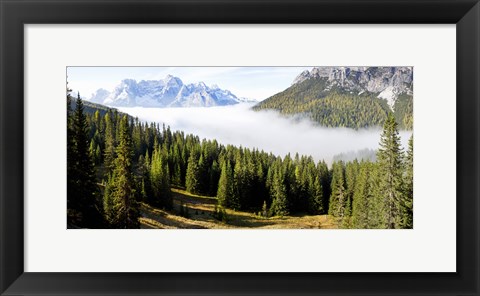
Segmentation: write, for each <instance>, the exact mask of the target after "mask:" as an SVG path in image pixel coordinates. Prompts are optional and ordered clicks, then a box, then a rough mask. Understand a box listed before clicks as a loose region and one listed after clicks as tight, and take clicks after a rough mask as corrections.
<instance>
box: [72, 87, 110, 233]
mask: <svg viewBox="0 0 480 296" xmlns="http://www.w3.org/2000/svg"><path fill="white" fill-rule="evenodd" d="M70 100H71V98H69V95H68V94H67V101H70ZM67 113H68V114H71V113H70V112H69V111H67ZM71 116H72V117H71V118H70V119H69V122H67V124H70V129H68V128H67V132H68V133H69V134H68V135H67V138H68V140H67V149H68V151H67V157H68V159H67V174H68V176H67V180H68V183H67V209H68V213H69V215H68V218H69V219H68V220H69V223H70V224H74V225H76V226H79V227H86V228H99V227H103V216H102V211H101V205H100V197H99V190H98V186H97V184H96V180H95V170H94V166H93V159H92V157H91V155H90V153H89V144H90V143H89V138H88V125H87V119H86V116H85V114H84V106H83V101H82V99H80V94H78V97H77V100H76V109H75V111H74V112H73V114H71Z"/></svg>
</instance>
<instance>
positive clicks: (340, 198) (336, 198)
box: [328, 161, 347, 217]
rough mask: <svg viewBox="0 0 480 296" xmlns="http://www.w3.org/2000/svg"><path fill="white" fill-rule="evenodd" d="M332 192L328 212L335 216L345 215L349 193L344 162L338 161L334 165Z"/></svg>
mask: <svg viewBox="0 0 480 296" xmlns="http://www.w3.org/2000/svg"><path fill="white" fill-rule="evenodd" d="M332 170H333V177H332V185H331V188H332V191H331V192H332V193H331V195H330V202H329V210H328V214H329V215H332V216H335V217H344V215H345V208H346V205H347V193H346V190H345V176H344V164H343V162H341V161H340V162H336V163H333V165H332Z"/></svg>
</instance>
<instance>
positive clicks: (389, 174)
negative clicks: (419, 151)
mask: <svg viewBox="0 0 480 296" xmlns="http://www.w3.org/2000/svg"><path fill="white" fill-rule="evenodd" d="M397 126H398V125H397V122H396V121H395V117H394V116H393V114H392V113H390V114H389V115H388V118H387V120H386V121H385V124H384V127H383V132H382V135H381V138H380V148H379V150H378V152H377V162H378V165H379V173H380V192H381V193H382V195H383V198H384V200H385V203H384V205H385V211H384V214H385V220H386V223H387V224H386V227H387V228H400V227H401V223H402V221H401V217H402V216H401V215H402V204H401V203H402V186H403V184H402V161H403V160H402V156H403V152H402V148H401V144H400V136H399V135H398V128H397Z"/></svg>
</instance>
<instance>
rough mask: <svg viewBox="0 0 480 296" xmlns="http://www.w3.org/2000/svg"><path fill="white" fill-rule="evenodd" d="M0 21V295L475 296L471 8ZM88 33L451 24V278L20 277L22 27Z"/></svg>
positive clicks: (17, 1)
mask: <svg viewBox="0 0 480 296" xmlns="http://www.w3.org/2000/svg"><path fill="white" fill-rule="evenodd" d="M0 13H1V14H0V20H1V34H0V38H1V39H0V43H1V62H0V75H1V77H0V92H1V93H0V96H1V100H0V115H1V117H0V124H1V133H0V141H1V142H0V144H1V145H0V164H1V167H0V206H1V207H0V211H1V212H0V215H1V216H0V218H1V220H0V231H1V233H0V234H1V237H0V293H1V295H27V294H28V295H54V294H55V295H73V294H75V295H102V294H111V295H123V294H132V295H147V294H148V295H157V294H158V295H200V294H202V295H219V294H221V295H283V294H292V295H307V294H308V295H314V294H315V295H316V294H322V295H341V294H352V295H367V294H368V295H440V294H442V295H479V290H480V289H479V287H480V283H479V278H480V275H479V270H480V268H479V266H480V265H479V249H480V246H479V233H480V231H479V224H480V223H479V216H480V215H479V213H480V209H479V185H478V184H479V181H480V178H479V151H480V150H479V148H480V147H479V140H480V139H479V119H480V116H479V115H480V108H479V107H480V104H479V102H480V101H479V81H480V80H479V78H480V75H479V74H480V73H479V71H480V63H479V62H480V60H479V54H480V46H479V41H480V38H479V37H480V35H479V33H480V32H479V29H480V5H479V3H478V1H477V0H456V1H455V0H421V1H420V0H383V1H382V0H336V1H333V0H317V1H310V0H299V1H294V0H263V1H251V0H243V1H241V0H230V1H227V0H196V1H192V0H157V1H155V0H148V1H146V0H139V1H133V0H127V1H121V0H120V1H110V0H98V1H92V0H70V1H66V0H63V1H58V0H38V1H34V0H0ZM85 23H93V24H106V23H109V24H133V23H218V24H221V23H250V24H264V23H270V24H280V23H286V24H288V23H335V24H338V23H348V24H352V23H362V24H365V23H371V24H389V23H400V24H406V23H415V24H444V23H448V24H456V34H457V35H456V36H457V37H456V38H457V39H456V48H457V81H456V86H457V111H456V112H457V114H456V116H457V126H456V131H457V146H456V147H457V221H456V226H457V244H456V247H457V272H454V273H433V272H432V273H28V272H24V200H23V196H24V164H25V163H24V148H25V147H24V119H25V118H24V101H23V95H24V74H25V73H24V24H85ZM452 83H455V82H452ZM440 259H441V258H440Z"/></svg>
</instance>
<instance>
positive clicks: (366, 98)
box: [253, 77, 413, 130]
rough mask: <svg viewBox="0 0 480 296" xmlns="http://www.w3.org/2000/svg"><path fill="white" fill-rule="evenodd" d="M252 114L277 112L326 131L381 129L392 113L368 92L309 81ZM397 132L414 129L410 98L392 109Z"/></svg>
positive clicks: (405, 97) (319, 80) (400, 100)
mask: <svg viewBox="0 0 480 296" xmlns="http://www.w3.org/2000/svg"><path fill="white" fill-rule="evenodd" d="M253 110H256V111H260V110H277V111H279V112H280V113H281V114H284V115H296V116H298V115H300V116H306V117H307V118H310V119H312V120H313V121H314V122H317V123H319V124H320V125H322V126H326V127H348V128H354V129H359V128H368V127H372V126H383V124H384V123H385V121H386V120H387V118H388V114H389V112H391V111H392V110H391V108H390V106H389V105H388V104H387V101H386V100H384V99H381V98H378V94H376V93H371V92H363V93H356V92H352V91H346V90H344V89H342V88H341V87H338V86H333V87H332V86H329V85H328V79H327V78H324V77H312V78H308V79H306V80H303V81H301V82H298V83H295V84H293V85H292V86H291V87H289V88H287V89H286V90H284V91H282V92H280V93H278V94H276V95H273V96H272V97H270V98H268V99H266V100H264V101H262V102H260V103H258V104H257V105H255V106H254V107H253ZM393 110H394V114H395V118H396V119H397V122H398V124H399V128H400V129H409V130H411V129H412V128H413V97H412V96H410V95H407V94H402V95H400V96H399V98H398V99H397V100H396V101H395V104H394V106H393Z"/></svg>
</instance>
